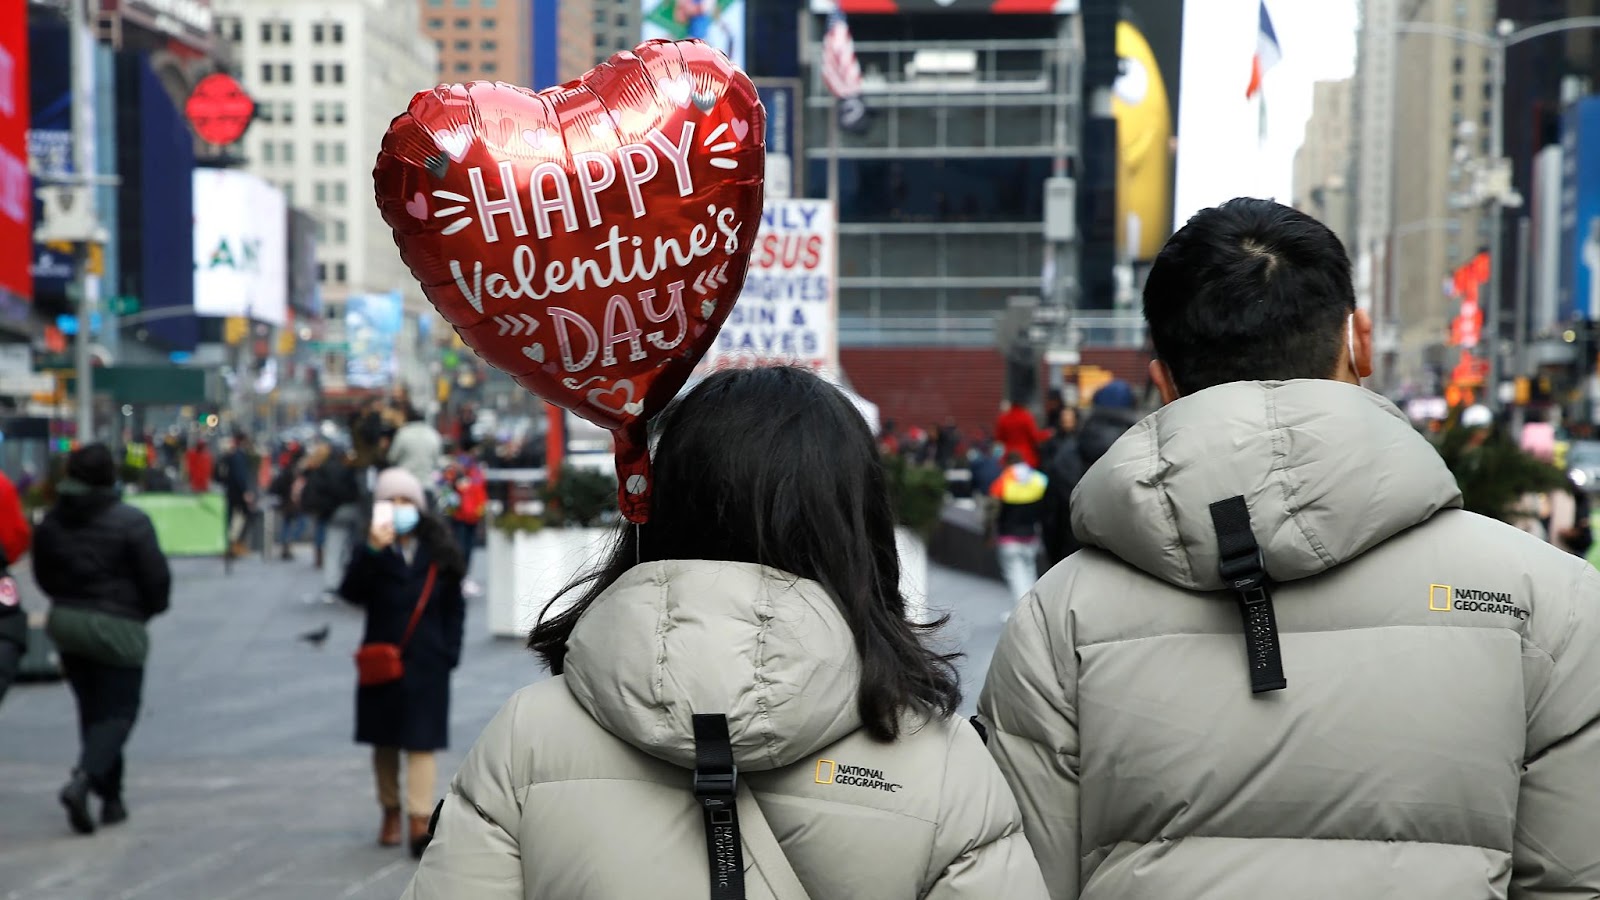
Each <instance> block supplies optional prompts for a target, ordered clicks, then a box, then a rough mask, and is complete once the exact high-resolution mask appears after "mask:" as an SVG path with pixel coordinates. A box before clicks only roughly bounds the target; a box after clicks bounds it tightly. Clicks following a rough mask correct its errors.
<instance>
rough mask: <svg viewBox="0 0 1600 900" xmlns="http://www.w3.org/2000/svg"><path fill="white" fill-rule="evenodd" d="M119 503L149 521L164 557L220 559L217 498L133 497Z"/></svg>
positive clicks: (222, 544)
mask: <svg viewBox="0 0 1600 900" xmlns="http://www.w3.org/2000/svg"><path fill="white" fill-rule="evenodd" d="M123 499H124V500H126V501H127V503H128V505H129V506H133V507H136V508H138V509H142V510H144V513H145V515H147V516H149V517H150V521H151V522H152V523H154V524H155V526H156V539H157V540H159V541H160V542H161V551H162V552H163V553H165V554H167V555H168V556H221V555H222V551H223V550H224V549H226V547H227V537H226V532H225V531H224V529H223V517H224V516H225V515H227V513H226V512H225V511H224V504H223V499H222V495H221V494H135V495H133V496H131V497H125V498H123Z"/></svg>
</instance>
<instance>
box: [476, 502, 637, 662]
mask: <svg viewBox="0 0 1600 900" xmlns="http://www.w3.org/2000/svg"><path fill="white" fill-rule="evenodd" d="M612 534H613V531H612V530H611V529H609V528H545V529H543V530H540V531H535V532H532V533H527V532H516V533H514V534H511V535H507V534H506V533H505V532H504V531H501V530H500V529H498V528H490V529H489V534H488V552H489V584H488V596H487V597H486V599H487V601H488V618H489V633H490V634H492V635H494V636H496V637H515V638H521V637H525V636H526V635H527V633H528V629H529V628H532V627H533V625H534V623H536V622H537V621H538V620H539V616H540V614H541V613H543V611H544V607H545V604H547V603H549V602H550V600H551V598H553V597H555V595H556V592H557V591H559V590H561V589H562V588H563V587H565V586H566V585H567V583H568V582H570V581H571V580H572V579H573V578H574V577H575V576H576V575H578V574H579V573H580V572H583V571H585V570H587V569H588V568H589V567H590V566H592V565H593V564H594V563H596V562H598V561H599V560H600V558H601V556H602V555H603V554H604V553H605V551H606V550H607V549H608V548H609V547H610V543H611V536H612ZM559 611H560V608H559V607H558V608H555V609H552V610H551V614H552V615H553V614H556V613H558V612H559Z"/></svg>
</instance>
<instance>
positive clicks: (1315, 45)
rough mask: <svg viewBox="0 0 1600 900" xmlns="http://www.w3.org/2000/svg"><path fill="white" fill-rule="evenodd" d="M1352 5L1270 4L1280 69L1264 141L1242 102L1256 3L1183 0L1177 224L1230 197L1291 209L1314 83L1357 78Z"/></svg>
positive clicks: (1301, 0) (1269, 96)
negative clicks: (1264, 200)
mask: <svg viewBox="0 0 1600 900" xmlns="http://www.w3.org/2000/svg"><path fill="white" fill-rule="evenodd" d="M1358 5H1359V3H1358V0H1267V12H1268V14H1269V15H1270V16H1271V17H1272V24H1273V27H1274V29H1275V30H1276V31H1277V33H1278V44H1279V46H1280V47H1281V48H1282V50H1283V61H1282V62H1281V63H1280V64H1279V65H1278V66H1277V67H1276V68H1274V69H1273V70H1272V71H1271V72H1269V73H1268V75H1267V79H1266V88H1265V94H1266V104H1267V140H1266V143H1265V144H1264V145H1263V144H1262V143H1261V142H1260V140H1259V134H1260V128H1259V121H1258V119H1257V108H1256V105H1255V103H1254V102H1253V101H1248V100H1246V99H1245V96H1244V92H1245V87H1246V86H1247V85H1248V84H1249V82H1250V60H1251V57H1252V56H1253V55H1254V53H1255V47H1256V30H1257V29H1256V22H1257V12H1258V10H1259V8H1260V0H1188V2H1187V3H1185V4H1184V6H1185V10H1184V21H1183V29H1184V33H1183V74H1182V94H1181V97H1180V102H1181V108H1180V109H1179V111H1178V181H1177V185H1176V197H1175V207H1176V209H1175V218H1176V220H1177V225H1178V226H1182V224H1183V223H1184V222H1185V221H1187V220H1188V218H1189V216H1190V215H1192V214H1193V213H1194V212H1195V211H1196V210H1199V209H1203V208H1204V207H1207V206H1214V205H1216V204H1217V203H1220V202H1222V201H1224V200H1227V199H1229V198H1231V197H1237V196H1241V195H1250V196H1257V197H1276V198H1277V199H1279V200H1281V201H1283V202H1288V200H1289V198H1290V191H1291V188H1292V186H1293V180H1294V154H1295V151H1296V150H1298V149H1299V148H1300V144H1301V141H1302V140H1304V138H1305V126H1306V120H1307V119H1309V118H1310V117H1311V85H1312V83H1313V82H1316V81H1330V80H1337V79H1341V78H1349V77H1350V76H1351V75H1352V74H1353V73H1354V72H1355V60H1356V27H1357V24H1358V22H1359V10H1358V9H1357V7H1358Z"/></svg>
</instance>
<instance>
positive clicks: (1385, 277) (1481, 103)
mask: <svg viewBox="0 0 1600 900" xmlns="http://www.w3.org/2000/svg"><path fill="white" fill-rule="evenodd" d="M1362 16H1363V21H1362V30H1361V35H1360V43H1359V58H1358V63H1357V67H1356V85H1355V88H1354V100H1353V104H1352V111H1353V115H1354V117H1355V123H1354V126H1353V127H1354V129H1355V154H1356V155H1355V158H1354V160H1353V161H1352V163H1351V165H1350V171H1351V172H1352V173H1353V175H1354V182H1355V184H1354V197H1355V210H1354V212H1353V217H1354V221H1355V227H1354V234H1355V244H1356V248H1355V249H1356V253H1355V257H1356V260H1355V261H1356V276H1357V282H1358V294H1359V297H1360V299H1361V300H1362V301H1363V303H1364V304H1367V303H1370V305H1371V306H1372V307H1373V316H1374V318H1375V319H1377V320H1378V323H1379V333H1378V348H1379V351H1380V366H1379V386H1380V387H1381V388H1382V389H1385V390H1389V391H1392V392H1397V393H1403V394H1437V393H1439V392H1441V391H1442V388H1443V382H1444V380H1445V377H1446V376H1447V374H1448V370H1449V369H1450V368H1451V367H1452V366H1453V365H1454V363H1455V355H1454V354H1455V352H1456V351H1455V350H1454V349H1453V348H1451V347H1449V346H1448V338H1449V325H1450V320H1451V318H1452V317H1453V316H1454V315H1455V313H1456V311H1457V309H1458V307H1459V303H1460V301H1459V299H1458V298H1455V297H1452V296H1450V294H1449V293H1448V292H1447V290H1446V287H1445V285H1446V280H1447V277H1448V276H1449V275H1450V273H1451V272H1453V271H1454V270H1455V269H1456V268H1457V267H1458V266H1460V265H1462V264H1463V263H1465V262H1466V261H1467V260H1469V259H1471V258H1472V257H1473V256H1474V255H1475V254H1476V253H1477V252H1478V251H1479V250H1482V249H1484V248H1485V247H1486V246H1487V245H1488V242H1489V232H1490V221H1489V218H1488V216H1487V215H1486V214H1485V213H1484V210H1483V207H1482V206H1481V204H1479V203H1478V202H1476V201H1475V200H1474V199H1473V198H1472V196H1471V195H1472V188H1473V185H1474V180H1475V178H1477V173H1478V172H1480V171H1481V169H1482V167H1483V164H1485V163H1486V162H1487V160H1488V157H1489V154H1490V151H1491V147H1490V136H1489V131H1490V122H1491V103H1490V100H1491V98H1492V96H1493V86H1492V84H1491V81H1490V79H1491V74H1492V73H1491V71H1490V66H1491V59H1490V54H1489V51H1488V50H1486V49H1485V48H1484V47H1482V46H1481V45H1479V44H1476V43H1472V42H1469V41H1465V40H1459V39H1455V38H1452V37H1449V36H1448V35H1441V34H1431V33H1430V34H1422V33H1414V32H1413V31H1412V30H1409V29H1412V28H1413V27H1414V26H1423V27H1428V28H1433V29H1442V30H1450V29H1454V30H1459V31H1465V32H1471V33H1474V34H1478V35H1485V36H1487V35H1489V34H1491V33H1492V31H1493V29H1494V24H1495V20H1496V16H1495V9H1494V5H1493V4H1489V3H1462V2H1456V0H1364V2H1363V4H1362Z"/></svg>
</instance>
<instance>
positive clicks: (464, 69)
mask: <svg viewBox="0 0 1600 900" xmlns="http://www.w3.org/2000/svg"><path fill="white" fill-rule="evenodd" d="M454 68H455V70H456V74H458V75H465V74H466V73H468V72H470V71H472V66H470V65H467V64H466V63H464V62H458V63H456V64H455V67H454Z"/></svg>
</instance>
